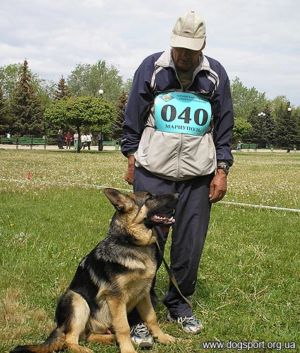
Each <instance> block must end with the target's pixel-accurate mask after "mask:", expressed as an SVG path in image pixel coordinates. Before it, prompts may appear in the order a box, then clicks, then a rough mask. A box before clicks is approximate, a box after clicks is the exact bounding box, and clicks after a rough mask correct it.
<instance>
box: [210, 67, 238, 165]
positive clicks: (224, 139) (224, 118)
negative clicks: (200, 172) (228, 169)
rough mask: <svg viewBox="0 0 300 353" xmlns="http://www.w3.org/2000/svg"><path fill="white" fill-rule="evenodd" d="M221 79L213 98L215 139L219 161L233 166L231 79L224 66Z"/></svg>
mask: <svg viewBox="0 0 300 353" xmlns="http://www.w3.org/2000/svg"><path fill="white" fill-rule="evenodd" d="M219 79H220V81H219V86H218V88H217V90H216V92H215V94H214V97H213V115H214V132H213V137H214V143H215V146H216V153H217V161H226V162H227V163H228V164H229V165H230V166H231V165H232V163H233V156H232V153H231V140H232V131H233V124H234V120H233V106H232V99H231V91H230V82H229V78H228V76H227V73H226V71H225V69H224V68H223V67H222V66H221V73H220V76H219Z"/></svg>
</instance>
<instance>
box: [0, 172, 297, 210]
mask: <svg viewBox="0 0 300 353" xmlns="http://www.w3.org/2000/svg"><path fill="white" fill-rule="evenodd" d="M0 180H2V181H7V182H15V183H22V184H26V183H35V184H45V185H52V186H77V187H80V188H87V189H98V190H101V189H104V188H114V189H117V190H120V191H125V192H131V191H132V189H122V188H117V187H112V186H108V185H97V184H82V183H64V182H59V181H55V182H51V181H44V180H28V179H7V178H0ZM219 203H220V204H223V205H228V206H238V207H249V208H258V209H267V210H273V211H285V212H296V213H300V209H299V208H287V207H278V206H268V205H255V204H250V203H243V202H233V201H220V202H219Z"/></svg>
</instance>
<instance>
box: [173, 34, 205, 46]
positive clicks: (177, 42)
mask: <svg viewBox="0 0 300 353" xmlns="http://www.w3.org/2000/svg"><path fill="white" fill-rule="evenodd" d="M204 42H205V37H203V38H189V37H182V36H178V35H176V34H173V33H172V35H171V47H175V48H186V49H190V50H200V49H202V47H203V45H204Z"/></svg>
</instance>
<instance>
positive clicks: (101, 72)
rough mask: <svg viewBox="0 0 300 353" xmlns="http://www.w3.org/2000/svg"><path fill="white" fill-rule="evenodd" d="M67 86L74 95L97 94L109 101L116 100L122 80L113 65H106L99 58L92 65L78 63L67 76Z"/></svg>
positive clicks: (120, 89) (94, 95)
mask: <svg viewBox="0 0 300 353" xmlns="http://www.w3.org/2000/svg"><path fill="white" fill-rule="evenodd" d="M67 81H68V86H69V89H70V92H71V94H72V95H74V96H91V97H97V96H99V89H102V90H103V92H104V93H103V97H104V98H105V99H106V100H107V101H109V102H114V103H115V102H116V100H117V97H119V96H120V94H121V92H122V86H123V81H122V77H121V76H120V75H119V73H118V70H117V69H116V68H115V67H114V66H110V67H108V66H107V65H106V62H105V61H102V60H99V61H98V62H97V63H96V64H94V65H89V64H79V65H77V66H76V68H75V69H74V70H73V71H72V72H71V74H70V76H69V77H68V80H67Z"/></svg>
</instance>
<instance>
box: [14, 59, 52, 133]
mask: <svg viewBox="0 0 300 353" xmlns="http://www.w3.org/2000/svg"><path fill="white" fill-rule="evenodd" d="M11 111H12V114H13V116H14V122H13V126H12V130H13V132H14V133H17V134H20V135H36V136H38V135H41V134H42V133H43V132H44V129H45V126H44V122H43V115H42V106H41V101H40V99H39V97H38V96H37V94H36V90H35V89H34V84H33V81H32V76H31V73H30V71H29V69H28V62H27V60H25V61H24V64H23V66H22V70H21V73H20V75H19V79H18V81H17V83H16V86H15V88H14V91H13V93H12V100H11Z"/></svg>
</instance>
